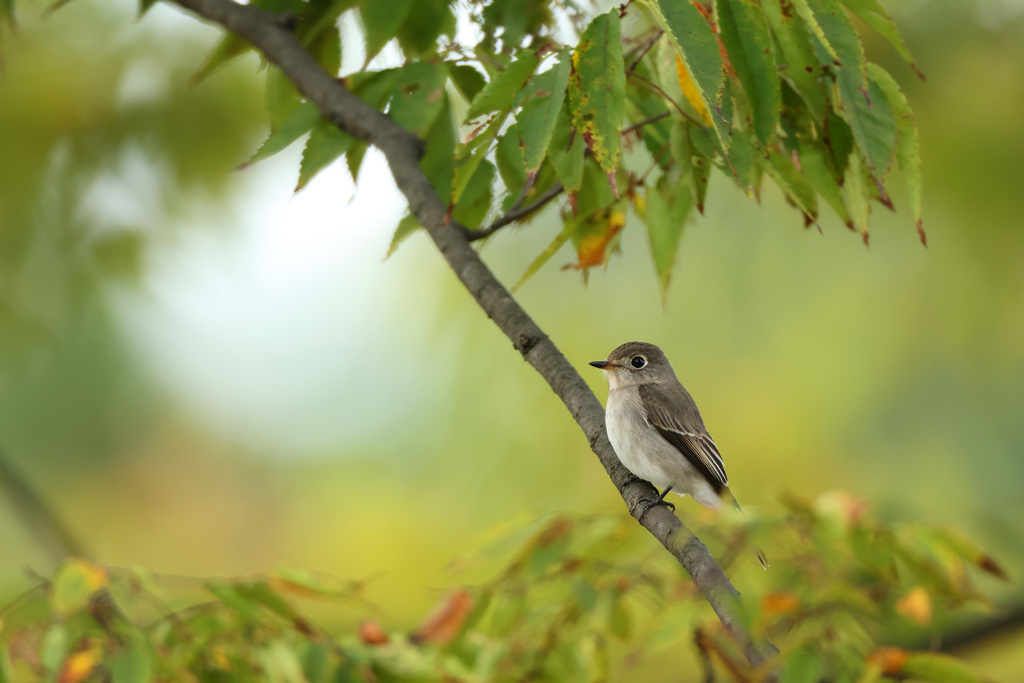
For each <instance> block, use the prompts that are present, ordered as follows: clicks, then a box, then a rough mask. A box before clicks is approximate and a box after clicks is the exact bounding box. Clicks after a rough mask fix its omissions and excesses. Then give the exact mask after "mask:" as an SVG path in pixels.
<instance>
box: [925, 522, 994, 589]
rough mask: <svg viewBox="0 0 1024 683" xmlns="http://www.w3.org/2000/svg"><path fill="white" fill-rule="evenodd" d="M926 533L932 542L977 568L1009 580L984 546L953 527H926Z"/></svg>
mask: <svg viewBox="0 0 1024 683" xmlns="http://www.w3.org/2000/svg"><path fill="white" fill-rule="evenodd" d="M926 533H927V535H928V536H929V537H930V539H931V540H932V542H934V543H937V544H938V545H940V546H941V547H943V548H945V549H947V550H949V551H951V552H952V553H953V554H954V555H955V556H956V557H959V558H960V559H962V560H966V561H967V562H969V563H970V564H972V565H974V566H976V567H978V568H979V569H982V570H983V571H986V572H988V573H989V574H992V575H993V576H996V577H998V578H1000V579H1003V580H1004V581H1009V579H1010V577H1009V575H1008V574H1007V573H1006V571H1005V570H1004V569H1003V568H1002V567H1001V566H1000V565H999V564H998V563H997V562H996V561H995V560H994V559H993V558H992V556H991V555H989V554H988V553H987V552H986V551H985V549H984V548H982V547H981V546H980V545H978V544H977V543H976V542H974V541H972V540H971V539H969V538H967V537H966V536H965V535H964V534H962V533H959V532H957V531H955V530H953V529H945V528H941V527H928V528H927V529H926Z"/></svg>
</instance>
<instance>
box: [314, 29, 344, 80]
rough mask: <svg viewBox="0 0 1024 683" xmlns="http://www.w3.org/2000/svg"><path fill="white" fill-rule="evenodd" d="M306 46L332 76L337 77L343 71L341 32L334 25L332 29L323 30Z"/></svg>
mask: <svg viewBox="0 0 1024 683" xmlns="http://www.w3.org/2000/svg"><path fill="white" fill-rule="evenodd" d="M306 48H307V49H308V50H309V52H310V54H312V55H313V57H315V58H316V61H317V62H318V63H319V64H320V66H322V67H323V68H324V71H326V72H327V73H329V74H330V75H331V76H334V77H337V75H338V72H340V71H341V33H339V32H338V29H337V28H335V27H332V29H331V30H330V31H322V32H321V33H320V34H319V35H318V36H317V37H316V38H314V39H312V40H311V41H310V42H309V44H308V45H306Z"/></svg>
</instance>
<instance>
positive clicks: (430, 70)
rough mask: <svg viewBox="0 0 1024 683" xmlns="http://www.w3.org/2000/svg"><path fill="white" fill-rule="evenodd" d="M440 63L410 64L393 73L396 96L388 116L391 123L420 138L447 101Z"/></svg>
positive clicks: (444, 70) (445, 73)
mask: <svg viewBox="0 0 1024 683" xmlns="http://www.w3.org/2000/svg"><path fill="white" fill-rule="evenodd" d="M447 80H448V68H447V66H446V65H445V64H444V63H440V64H427V63H425V62H412V63H411V64H407V65H406V66H404V67H402V68H401V69H399V70H398V71H396V72H395V88H396V92H395V93H394V95H393V96H392V98H391V106H390V108H389V109H388V114H389V115H390V116H391V118H392V119H394V121H395V123H397V124H398V125H400V126H402V127H403V128H405V129H406V130H408V131H409V132H411V133H413V134H414V135H416V136H417V137H420V138H422V137H423V136H424V135H426V133H427V131H428V130H430V128H431V126H433V125H434V121H435V120H436V119H437V116H438V114H440V113H441V109H442V108H444V107H445V105H446V103H447V101H448V94H447V92H446V91H445V83H446V82H447Z"/></svg>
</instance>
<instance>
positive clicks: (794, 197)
mask: <svg viewBox="0 0 1024 683" xmlns="http://www.w3.org/2000/svg"><path fill="white" fill-rule="evenodd" d="M757 159H758V161H759V162H760V164H761V167H762V168H763V169H764V171H765V172H766V173H767V174H768V175H769V176H771V178H772V180H774V181H775V183H776V184H777V185H778V186H779V187H780V188H782V191H783V192H784V193H785V194H786V198H787V199H788V200H789V201H790V202H792V204H793V205H794V206H796V208H798V209H800V211H801V212H802V213H803V215H804V223H805V225H810V224H811V223H813V222H814V221H816V220H818V199H817V196H816V195H815V194H814V188H813V187H811V184H810V183H808V182H807V180H806V179H805V178H804V177H803V174H801V173H800V171H799V169H797V167H796V164H794V163H793V161H792V159H790V158H789V157H788V156H786V155H784V154H782V153H780V152H779V151H778V150H776V149H772V150H771V152H770V153H769V155H768V158H767V159H764V158H763V157H761V155H757Z"/></svg>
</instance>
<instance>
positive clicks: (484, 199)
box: [452, 159, 495, 230]
mask: <svg viewBox="0 0 1024 683" xmlns="http://www.w3.org/2000/svg"><path fill="white" fill-rule="evenodd" d="M494 176H495V170H494V164H492V163H491V162H489V161H487V160H486V159H485V160H484V161H483V163H481V164H480V165H479V166H478V167H477V169H476V172H475V173H473V177H472V178H470V180H469V183H468V184H467V185H466V189H465V191H464V192H463V193H462V197H461V198H460V199H459V201H458V203H456V204H455V209H454V210H453V211H452V218H454V219H455V220H456V221H458V222H459V223H462V225H464V226H466V227H467V228H469V229H470V230H475V229H476V228H478V227H480V224H481V223H482V222H483V220H484V218H485V217H486V216H487V212H488V211H489V210H490V208H491V196H492V192H493V188H494Z"/></svg>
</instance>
